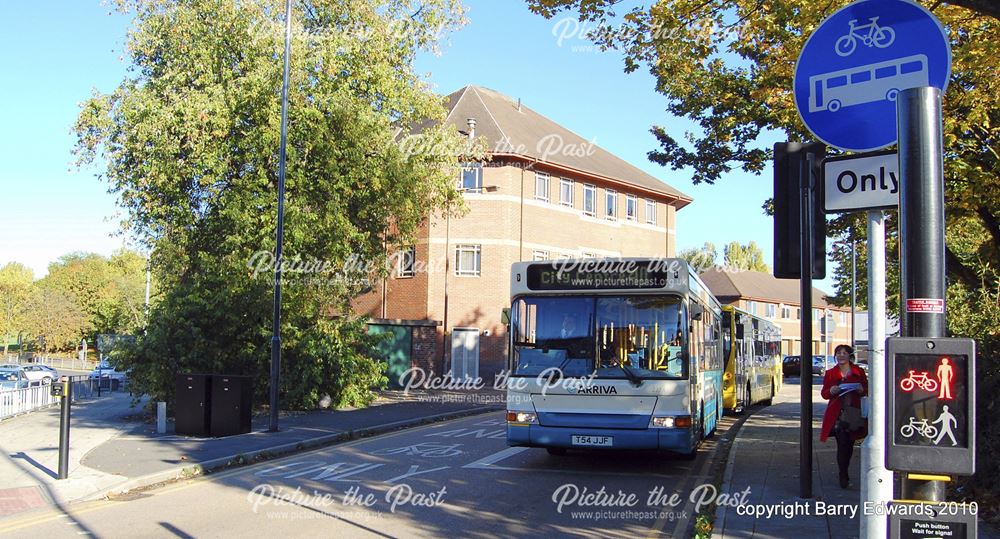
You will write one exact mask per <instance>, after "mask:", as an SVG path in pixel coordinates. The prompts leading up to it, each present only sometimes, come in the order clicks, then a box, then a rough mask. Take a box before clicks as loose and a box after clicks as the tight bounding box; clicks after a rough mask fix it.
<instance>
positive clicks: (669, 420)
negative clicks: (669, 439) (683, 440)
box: [651, 417, 674, 429]
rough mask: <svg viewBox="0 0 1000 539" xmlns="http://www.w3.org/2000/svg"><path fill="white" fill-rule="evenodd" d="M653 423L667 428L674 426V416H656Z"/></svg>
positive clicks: (655, 425)
mask: <svg viewBox="0 0 1000 539" xmlns="http://www.w3.org/2000/svg"><path fill="white" fill-rule="evenodd" d="M651 425H652V426H654V427H662V428H665V429H672V428H674V418H673V417H654V418H653V421H652V422H651Z"/></svg>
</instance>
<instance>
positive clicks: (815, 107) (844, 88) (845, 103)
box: [809, 54, 928, 112]
mask: <svg viewBox="0 0 1000 539" xmlns="http://www.w3.org/2000/svg"><path fill="white" fill-rule="evenodd" d="M927 80H928V79H927V56H925V55H923V54H915V55H913V56H907V57H906V58H900V59H898V60H889V61H887V62H879V63H876V64H868V65H863V66H859V67H852V68H850V69H841V70H840V71H832V72H830V73H821V74H819V75H813V76H812V77H809V88H810V94H809V112H817V111H821V110H828V111H830V112H837V111H838V110H840V109H841V108H842V107H850V106H853V105H861V104H864V103H873V102H875V101H881V100H883V99H884V100H886V101H896V96H897V95H899V91H900V90H902V89H906V88H917V87H919V86H927V84H928V82H927Z"/></svg>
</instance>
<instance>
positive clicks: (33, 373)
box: [24, 365, 59, 384]
mask: <svg viewBox="0 0 1000 539" xmlns="http://www.w3.org/2000/svg"><path fill="white" fill-rule="evenodd" d="M24 374H25V375H27V376H28V380H30V381H31V382H41V383H42V384H51V383H52V381H53V380H58V379H59V373H58V372H56V370H55V369H53V368H52V367H49V366H48V365H25V366H24Z"/></svg>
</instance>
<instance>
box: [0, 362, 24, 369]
mask: <svg viewBox="0 0 1000 539" xmlns="http://www.w3.org/2000/svg"><path fill="white" fill-rule="evenodd" d="M20 368H21V366H20V365H18V364H17V363H4V364H3V365H0V370H9V369H20Z"/></svg>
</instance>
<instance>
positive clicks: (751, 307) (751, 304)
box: [747, 301, 757, 314]
mask: <svg viewBox="0 0 1000 539" xmlns="http://www.w3.org/2000/svg"><path fill="white" fill-rule="evenodd" d="M747 312H748V313H750V314H757V302H756V301H748V302H747Z"/></svg>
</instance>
